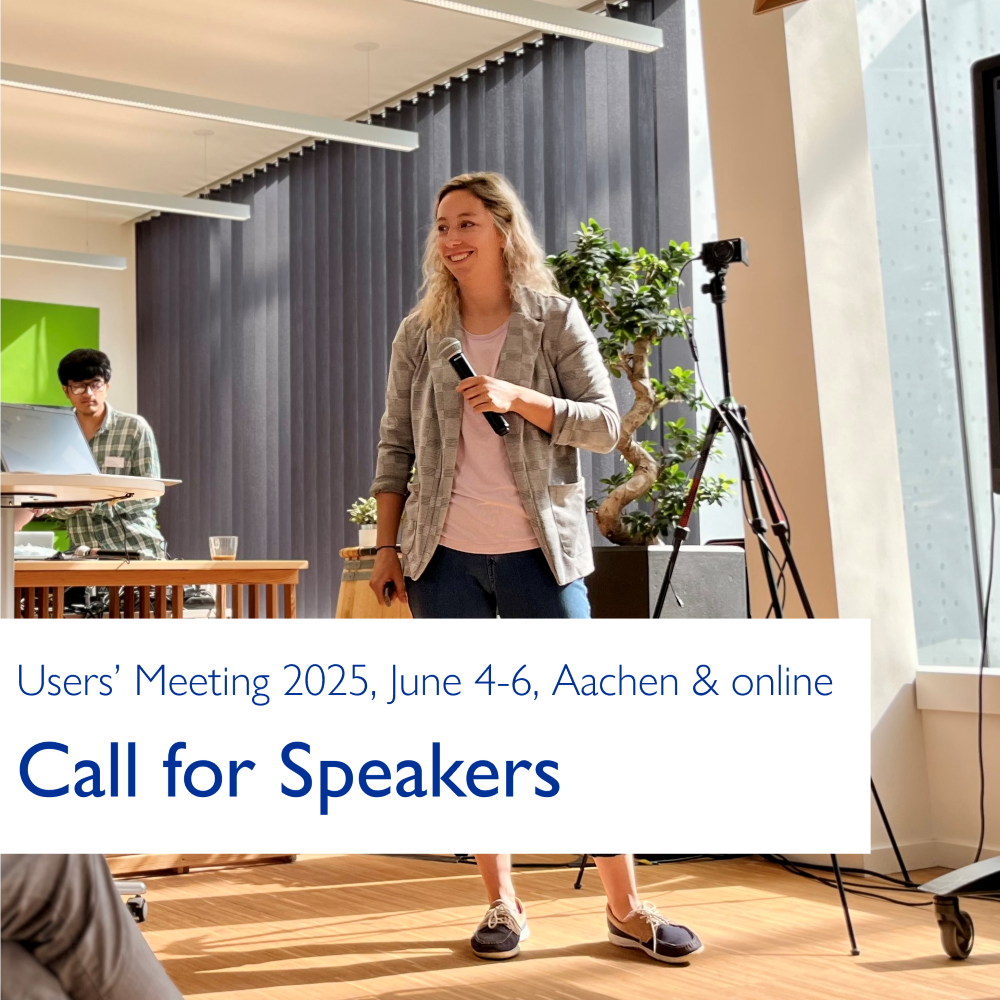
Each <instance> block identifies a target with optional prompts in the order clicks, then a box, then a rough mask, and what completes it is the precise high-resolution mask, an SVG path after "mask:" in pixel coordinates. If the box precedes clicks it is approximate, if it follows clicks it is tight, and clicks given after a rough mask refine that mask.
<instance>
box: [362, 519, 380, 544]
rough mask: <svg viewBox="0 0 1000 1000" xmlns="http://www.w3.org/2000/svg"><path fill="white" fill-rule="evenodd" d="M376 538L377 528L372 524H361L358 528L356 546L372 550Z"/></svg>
mask: <svg viewBox="0 0 1000 1000" xmlns="http://www.w3.org/2000/svg"><path fill="white" fill-rule="evenodd" d="M377 538H378V528H376V527H375V525H374V524H362V525H361V526H360V527H359V528H358V545H359V546H361V548H363V549H370V548H374V546H375V541H376V539H377Z"/></svg>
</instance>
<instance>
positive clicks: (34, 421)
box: [0, 403, 101, 476]
mask: <svg viewBox="0 0 1000 1000" xmlns="http://www.w3.org/2000/svg"><path fill="white" fill-rule="evenodd" d="M0 451H2V453H3V469H4V472H41V473H45V474H47V475H54V476H58V475H79V474H81V473H91V474H99V473H100V471H101V470H100V469H98V468H97V463H96V462H95V461H94V456H93V455H92V454H91V451H90V445H89V444H87V439H86V438H85V437H84V435H83V431H82V429H81V428H80V424H79V422H78V421H77V419H76V411H75V410H74V409H72V407H68V406H24V405H20V404H15V403H3V404H2V405H0Z"/></svg>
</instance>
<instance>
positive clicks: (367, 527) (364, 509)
mask: <svg viewBox="0 0 1000 1000" xmlns="http://www.w3.org/2000/svg"><path fill="white" fill-rule="evenodd" d="M347 516H348V518H349V519H350V522H351V524H356V525H357V526H358V545H359V546H360V547H361V548H363V549H365V548H371V547H372V546H373V545H375V541H376V533H377V529H376V524H377V522H378V508H377V507H376V504H375V497H368V499H367V500H366V499H365V498H364V497H358V499H357V500H356V501H355V502H354V503H352V504H351V506H350V507H348V508H347Z"/></svg>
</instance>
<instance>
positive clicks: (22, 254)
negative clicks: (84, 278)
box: [0, 243, 128, 271]
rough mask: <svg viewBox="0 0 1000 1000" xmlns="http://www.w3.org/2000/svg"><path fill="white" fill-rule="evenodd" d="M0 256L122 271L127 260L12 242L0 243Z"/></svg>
mask: <svg viewBox="0 0 1000 1000" xmlns="http://www.w3.org/2000/svg"><path fill="white" fill-rule="evenodd" d="M0 257H9V258H11V259H12V260H37V261H41V262H42V263H44V264H75V265H76V266H77V267H103V268H106V269H107V270H110V271H124V270H125V268H126V267H128V261H127V260H125V258H124V257H105V256H104V255H103V254H99V253H75V252H74V251H72V250H47V249H44V248H43V247H19V246H14V244H13V243H3V244H0Z"/></svg>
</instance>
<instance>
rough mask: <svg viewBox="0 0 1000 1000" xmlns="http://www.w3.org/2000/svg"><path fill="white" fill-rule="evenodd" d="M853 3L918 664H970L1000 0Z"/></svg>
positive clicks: (985, 514) (980, 562)
mask: <svg viewBox="0 0 1000 1000" xmlns="http://www.w3.org/2000/svg"><path fill="white" fill-rule="evenodd" d="M857 9H858V32H859V37H860V42H861V59H862V68H863V72H864V87H865V103H866V108H867V114H868V135H869V146H870V150H871V160H872V170H873V174H874V180H875V198H876V212H877V217H878V232H879V244H880V250H881V262H882V282H883V288H884V297H885V310H886V323H887V327H888V334H889V352H890V360H891V364H892V380H893V395H894V403H895V413H896V425H897V438H898V442H899V461H900V473H901V476H902V482H903V499H904V504H905V514H906V530H907V539H908V545H909V553H910V572H911V581H912V588H913V603H914V612H915V618H916V629H917V644H918V648H919V655H920V662H921V663H924V664H935V665H952V664H956V665H963V664H978V662H979V655H980V649H981V641H982V632H981V624H980V609H981V607H982V604H981V602H982V598H983V595H984V593H985V590H986V585H987V580H986V578H985V577H986V573H987V566H988V564H989V544H990V503H991V502H994V501H993V498H992V493H991V489H990V473H989V449H988V441H987V433H988V431H987V407H986V390H985V381H984V360H983V319H982V306H981V301H982V300H981V293H980V285H979V281H980V270H979V254H978V244H977V240H978V225H977V220H976V195H975V158H974V151H973V129H972V94H971V76H970V68H971V66H972V63H973V62H975V61H976V60H977V59H981V58H983V57H984V56H986V55H990V54H994V53H996V52H1000V3H998V2H997V0H857ZM925 26H926V27H927V29H929V30H925ZM998 601H1000V595H998ZM996 603H997V601H995V602H994V607H995V606H996ZM991 619H992V620H991V623H990V634H991V643H990V645H991V651H992V654H991V660H992V662H993V664H994V665H1000V641H998V640H1000V636H998V629H997V615H996V612H995V611H994V613H993V614H992V616H991Z"/></svg>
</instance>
